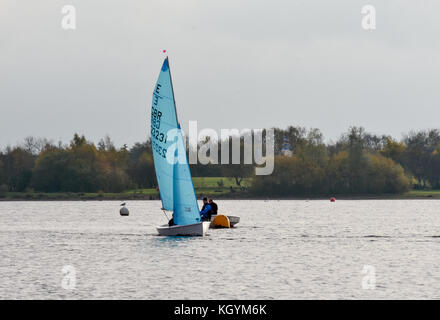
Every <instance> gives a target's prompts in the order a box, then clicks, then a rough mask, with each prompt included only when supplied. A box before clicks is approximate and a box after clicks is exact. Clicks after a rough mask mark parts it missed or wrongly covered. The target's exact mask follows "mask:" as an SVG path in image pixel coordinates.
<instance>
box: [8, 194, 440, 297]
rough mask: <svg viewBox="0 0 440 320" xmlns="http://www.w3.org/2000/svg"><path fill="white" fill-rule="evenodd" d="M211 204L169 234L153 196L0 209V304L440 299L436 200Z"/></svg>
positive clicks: (439, 222)
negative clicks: (222, 215) (232, 218)
mask: <svg viewBox="0 0 440 320" xmlns="http://www.w3.org/2000/svg"><path fill="white" fill-rule="evenodd" d="M218 204H219V208H220V209H219V211H220V212H226V213H228V214H231V215H239V216H241V222H240V223H239V224H238V225H237V227H236V228H234V229H228V230H226V229H222V230H212V229H211V230H210V233H209V235H208V236H207V237H204V238H201V237H199V238H197V237H194V238H185V237H175V238H166V237H159V236H157V233H156V230H155V226H156V225H159V224H163V223H164V222H166V220H165V217H164V216H163V213H162V212H161V211H160V207H161V205H160V202H158V201H131V202H127V207H128V208H129V209H130V216H128V217H121V216H120V215H119V202H117V201H103V202H92V201H84V202H73V201H72V202H0V299H6V298H13V299H206V298H207V299H312V298H319V299H354V298H355V299H385V298H422V299H427V298H429V299H431V298H435V299H439V298H440V201H436V200H426V201H425V200H361V201H359V200H357V201H355V200H350V201H349V200H347V201H343V200H337V201H336V202H335V203H330V202H329V201H318V200H314V201H300V200H298V201H296V200H292V201H290V200H286V201H250V200H249V201H242V200H240V201H222V200H221V201H218ZM66 266H68V267H66ZM63 268H65V269H64V272H63Z"/></svg>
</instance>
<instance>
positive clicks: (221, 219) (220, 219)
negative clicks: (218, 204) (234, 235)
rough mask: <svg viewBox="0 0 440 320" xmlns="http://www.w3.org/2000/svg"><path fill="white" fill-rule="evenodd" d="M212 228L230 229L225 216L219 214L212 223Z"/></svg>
mask: <svg viewBox="0 0 440 320" xmlns="http://www.w3.org/2000/svg"><path fill="white" fill-rule="evenodd" d="M212 226H213V227H214V228H230V227H231V223H230V222H229V218H228V217H227V216H225V215H223V214H219V215H217V216H216V217H215V218H214V220H213V221H212Z"/></svg>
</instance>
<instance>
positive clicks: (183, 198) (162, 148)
mask: <svg viewBox="0 0 440 320" xmlns="http://www.w3.org/2000/svg"><path fill="white" fill-rule="evenodd" d="M170 130H173V131H171V132H173V133H175V134H174V136H175V139H167V134H168V132H170ZM175 140H177V141H175ZM151 142H152V147H153V158H154V167H155V169H156V177H157V183H158V184H159V192H160V198H161V200H162V207H163V209H165V210H168V211H173V218H174V223H175V224H177V225H186V224H192V223H198V222H200V213H199V206H198V204H197V198H196V194H195V192H194V186H193V182H192V179H191V172H190V170H189V165H188V159H187V157H186V152H185V147H184V144H183V137H182V131H181V129H180V124H179V121H178V120H177V113H176V104H175V100H174V92H173V84H172V81H171V73H170V67H169V63H168V57H167V58H166V59H165V61H164V62H163V65H162V69H161V71H160V74H159V78H158V79H157V83H156V87H155V89H154V91H153V104H152V108H151ZM171 146H175V152H174V156H173V155H171V156H170V155H168V158H167V150H168V149H169V148H170V147H171ZM179 151H180V152H181V154H182V155H183V157H182V159H179V160H180V161H177V158H178V154H179ZM170 157H174V159H170Z"/></svg>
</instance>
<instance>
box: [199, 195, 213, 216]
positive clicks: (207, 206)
mask: <svg viewBox="0 0 440 320" xmlns="http://www.w3.org/2000/svg"><path fill="white" fill-rule="evenodd" d="M211 215H212V208H211V205H210V204H209V203H208V198H203V207H202V211H200V216H201V217H202V221H211Z"/></svg>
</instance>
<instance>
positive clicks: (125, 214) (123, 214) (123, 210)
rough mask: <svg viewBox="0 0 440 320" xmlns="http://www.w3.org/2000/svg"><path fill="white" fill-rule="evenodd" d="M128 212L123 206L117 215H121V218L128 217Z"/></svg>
mask: <svg viewBox="0 0 440 320" xmlns="http://www.w3.org/2000/svg"><path fill="white" fill-rule="evenodd" d="M129 213H130V212H129V211H128V209H127V208H126V207H125V206H123V207H122V208H121V209H120V210H119V214H120V215H121V216H128V215H129Z"/></svg>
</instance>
